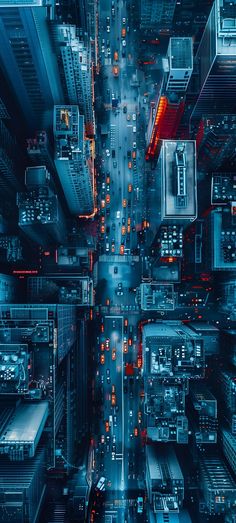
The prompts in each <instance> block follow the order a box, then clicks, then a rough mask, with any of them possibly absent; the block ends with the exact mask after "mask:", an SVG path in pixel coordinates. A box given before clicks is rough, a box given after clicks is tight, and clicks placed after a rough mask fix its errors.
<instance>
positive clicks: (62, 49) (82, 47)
mask: <svg viewBox="0 0 236 523" xmlns="http://www.w3.org/2000/svg"><path fill="white" fill-rule="evenodd" d="M53 32H54V39H55V44H56V48H57V52H58V53H59V58H60V60H62V64H63V77H64V79H65V84H66V93H65V97H66V99H67V103H68V104H76V105H78V106H79V110H80V113H81V114H83V115H84V122H85V129H86V133H87V135H90V136H91V135H94V132H95V129H94V126H95V123H94V111H93V69H92V61H91V46H90V41H89V39H88V38H86V41H84V40H82V39H81V37H80V36H79V34H78V29H77V28H76V26H74V25H68V24H62V25H58V24H55V26H54V31H53ZM71 68H73V74H71Z"/></svg>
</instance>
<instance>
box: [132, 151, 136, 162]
mask: <svg viewBox="0 0 236 523" xmlns="http://www.w3.org/2000/svg"><path fill="white" fill-rule="evenodd" d="M132 158H133V160H135V159H136V151H132Z"/></svg>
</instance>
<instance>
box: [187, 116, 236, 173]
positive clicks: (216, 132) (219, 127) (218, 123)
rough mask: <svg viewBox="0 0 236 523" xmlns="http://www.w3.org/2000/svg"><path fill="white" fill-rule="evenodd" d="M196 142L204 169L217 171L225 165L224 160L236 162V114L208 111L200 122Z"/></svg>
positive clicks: (199, 160) (198, 157)
mask: <svg viewBox="0 0 236 523" xmlns="http://www.w3.org/2000/svg"><path fill="white" fill-rule="evenodd" d="M210 107H211V106H210ZM220 107H221V106H219V108H218V109H220ZM208 111H209V109H208ZM196 144H197V152H198V156H197V164H198V168H199V169H201V170H202V171H206V172H211V171H217V170H218V169H220V168H222V166H224V162H227V163H228V165H229V164H230V162H231V161H232V162H235V158H236V115H235V114H215V115H214V114H210V115H209V113H208V112H207V116H203V117H202V119H201V121H200V123H199V127H198V131H197V134H196Z"/></svg>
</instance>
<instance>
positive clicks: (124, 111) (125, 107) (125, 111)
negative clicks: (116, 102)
mask: <svg viewBox="0 0 236 523" xmlns="http://www.w3.org/2000/svg"><path fill="white" fill-rule="evenodd" d="M123 113H125V114H126V113H127V105H124V107H123Z"/></svg>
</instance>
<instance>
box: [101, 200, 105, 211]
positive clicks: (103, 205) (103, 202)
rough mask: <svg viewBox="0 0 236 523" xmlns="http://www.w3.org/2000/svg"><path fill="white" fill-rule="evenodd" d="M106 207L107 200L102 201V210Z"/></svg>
mask: <svg viewBox="0 0 236 523" xmlns="http://www.w3.org/2000/svg"><path fill="white" fill-rule="evenodd" d="M105 205H106V204H105V200H101V208H102V209H104V207H105Z"/></svg>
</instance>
